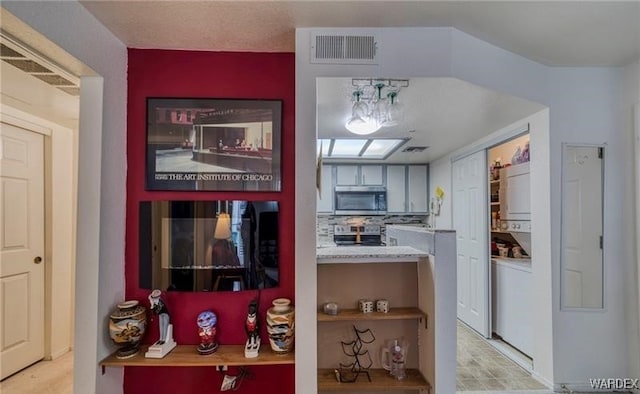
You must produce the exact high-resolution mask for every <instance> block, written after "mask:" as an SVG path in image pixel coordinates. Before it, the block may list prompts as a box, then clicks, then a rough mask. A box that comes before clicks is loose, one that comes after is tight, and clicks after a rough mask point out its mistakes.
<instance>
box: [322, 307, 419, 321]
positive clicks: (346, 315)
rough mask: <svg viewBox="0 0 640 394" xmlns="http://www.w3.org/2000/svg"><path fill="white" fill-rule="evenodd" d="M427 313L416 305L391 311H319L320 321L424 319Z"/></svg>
mask: <svg viewBox="0 0 640 394" xmlns="http://www.w3.org/2000/svg"><path fill="white" fill-rule="evenodd" d="M426 316H427V315H426V313H424V312H422V311H421V310H420V309H418V308H415V307H409V308H391V309H390V310H389V312H387V313H382V312H371V313H362V312H360V310H358V309H342V310H340V312H338V314H337V315H327V314H326V313H324V312H321V311H319V312H318V321H319V322H332V321H356V320H407V319H423V318H426Z"/></svg>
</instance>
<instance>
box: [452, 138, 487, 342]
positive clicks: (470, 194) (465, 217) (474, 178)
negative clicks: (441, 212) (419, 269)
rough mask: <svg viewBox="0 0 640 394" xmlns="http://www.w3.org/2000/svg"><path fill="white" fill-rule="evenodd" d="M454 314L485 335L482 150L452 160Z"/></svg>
mask: <svg viewBox="0 0 640 394" xmlns="http://www.w3.org/2000/svg"><path fill="white" fill-rule="evenodd" d="M452 177H453V179H452V189H453V226H454V229H455V230H456V247H457V268H458V274H457V275H458V280H457V282H458V296H457V299H458V306H457V312H458V318H459V319H460V320H462V321H463V322H465V323H466V324H467V325H469V326H470V327H471V328H473V329H474V330H476V331H477V332H478V333H480V334H481V335H484V336H485V337H489V333H490V327H489V251H488V242H489V241H488V236H489V227H488V223H487V220H488V219H487V216H488V212H487V207H488V205H489V203H488V201H487V200H488V193H487V159H486V151H484V150H483V151H480V152H476V153H474V154H472V155H469V156H466V157H464V158H461V159H459V160H456V161H455V162H453V163H452Z"/></svg>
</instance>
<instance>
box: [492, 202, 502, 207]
mask: <svg viewBox="0 0 640 394" xmlns="http://www.w3.org/2000/svg"><path fill="white" fill-rule="evenodd" d="M491 205H492V206H495V205H500V202H499V201H494V202H492V203H491Z"/></svg>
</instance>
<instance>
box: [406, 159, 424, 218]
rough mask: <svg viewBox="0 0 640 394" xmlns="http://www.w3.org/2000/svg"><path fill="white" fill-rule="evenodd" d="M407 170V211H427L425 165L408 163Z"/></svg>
mask: <svg viewBox="0 0 640 394" xmlns="http://www.w3.org/2000/svg"><path fill="white" fill-rule="evenodd" d="M408 171H409V178H408V179H409V182H408V184H409V187H408V197H409V204H408V206H407V208H408V209H407V211H408V212H427V207H428V204H427V201H428V195H427V166H426V165H410V166H408Z"/></svg>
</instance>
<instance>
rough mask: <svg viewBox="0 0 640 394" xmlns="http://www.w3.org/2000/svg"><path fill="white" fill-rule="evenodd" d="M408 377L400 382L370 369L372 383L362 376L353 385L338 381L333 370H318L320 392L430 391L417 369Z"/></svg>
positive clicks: (383, 372)
mask: <svg viewBox="0 0 640 394" xmlns="http://www.w3.org/2000/svg"><path fill="white" fill-rule="evenodd" d="M406 371H407V377H406V378H404V379H402V380H398V379H395V378H393V377H392V376H390V375H389V371H386V370H384V369H370V370H369V375H370V376H371V382H369V381H368V380H367V378H366V376H360V377H359V378H358V380H356V381H355V382H353V383H341V382H338V381H337V380H336V376H335V372H334V370H333V369H328V368H324V369H319V370H318V390H324V391H389V390H430V389H431V386H430V385H429V382H427V381H426V380H425V378H424V377H423V376H422V374H421V373H420V371H418V370H417V369H407V370H406Z"/></svg>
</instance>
